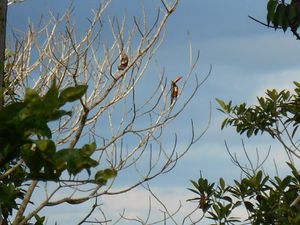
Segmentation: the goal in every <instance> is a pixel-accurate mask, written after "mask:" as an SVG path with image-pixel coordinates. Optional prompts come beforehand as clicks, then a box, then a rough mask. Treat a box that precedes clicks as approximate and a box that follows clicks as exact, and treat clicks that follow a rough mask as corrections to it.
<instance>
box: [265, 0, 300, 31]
mask: <svg viewBox="0 0 300 225" xmlns="http://www.w3.org/2000/svg"><path fill="white" fill-rule="evenodd" d="M267 11H268V12H267V23H268V25H270V24H272V25H273V26H274V28H275V29H277V28H282V29H283V31H286V30H287V29H288V28H290V29H291V30H292V31H293V32H296V30H297V29H298V28H299V25H300V16H299V15H300V1H299V0H292V1H291V2H290V3H286V2H284V1H278V0H269V1H268V4H267Z"/></svg>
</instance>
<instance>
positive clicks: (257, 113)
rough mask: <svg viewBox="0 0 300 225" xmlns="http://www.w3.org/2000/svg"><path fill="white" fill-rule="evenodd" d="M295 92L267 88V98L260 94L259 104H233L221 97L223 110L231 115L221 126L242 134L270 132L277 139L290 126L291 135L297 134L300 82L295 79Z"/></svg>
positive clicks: (299, 120)
mask: <svg viewBox="0 0 300 225" xmlns="http://www.w3.org/2000/svg"><path fill="white" fill-rule="evenodd" d="M294 84H295V89H294V93H290V92H289V91H287V90H282V91H280V92H278V91H277V90H275V89H273V90H267V92H266V97H258V98H257V100H258V104H257V105H254V106H247V105H246V103H241V104H240V105H232V102H231V101H230V102H229V103H225V102H223V101H222V100H220V99H218V100H217V101H218V103H219V105H220V108H219V110H220V111H221V112H223V113H225V114H227V115H228V117H227V118H225V119H224V121H223V123H222V125H221V128H222V129H223V128H224V127H225V126H228V125H230V126H234V127H236V131H237V132H238V133H240V134H243V133H246V134H247V137H251V136H252V135H257V134H258V133H259V132H260V133H264V132H267V133H268V134H270V135H271V136H272V137H273V138H274V137H278V135H281V131H280V128H279V127H278V126H279V125H281V126H282V127H283V129H287V128H289V127H290V129H291V137H294V135H295V133H296V131H297V129H298V127H299V124H300V84H299V83H298V82H294Z"/></svg>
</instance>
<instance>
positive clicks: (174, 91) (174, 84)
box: [170, 76, 182, 105]
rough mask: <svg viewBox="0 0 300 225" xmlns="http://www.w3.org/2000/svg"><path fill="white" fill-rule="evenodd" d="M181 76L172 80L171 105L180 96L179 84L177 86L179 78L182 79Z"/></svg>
mask: <svg viewBox="0 0 300 225" xmlns="http://www.w3.org/2000/svg"><path fill="white" fill-rule="evenodd" d="M181 78H182V77H181V76H177V77H176V78H175V80H172V81H171V102H170V105H172V104H173V103H174V101H176V99H177V96H178V86H177V82H178V81H179V80H181Z"/></svg>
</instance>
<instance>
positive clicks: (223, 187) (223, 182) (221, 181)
mask: <svg viewBox="0 0 300 225" xmlns="http://www.w3.org/2000/svg"><path fill="white" fill-rule="evenodd" d="M219 183H220V186H221V189H222V190H224V189H225V181H224V179H223V178H222V177H221V178H220V181H219Z"/></svg>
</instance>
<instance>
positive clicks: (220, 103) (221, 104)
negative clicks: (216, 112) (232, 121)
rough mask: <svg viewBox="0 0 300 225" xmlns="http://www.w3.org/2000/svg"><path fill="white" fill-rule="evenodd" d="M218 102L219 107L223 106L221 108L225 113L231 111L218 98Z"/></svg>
mask: <svg viewBox="0 0 300 225" xmlns="http://www.w3.org/2000/svg"><path fill="white" fill-rule="evenodd" d="M216 101H217V102H218V103H219V105H220V106H221V108H222V109H223V110H224V112H226V113H228V112H229V109H228V107H227V106H226V104H225V102H224V101H222V100H221V99H219V98H216Z"/></svg>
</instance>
